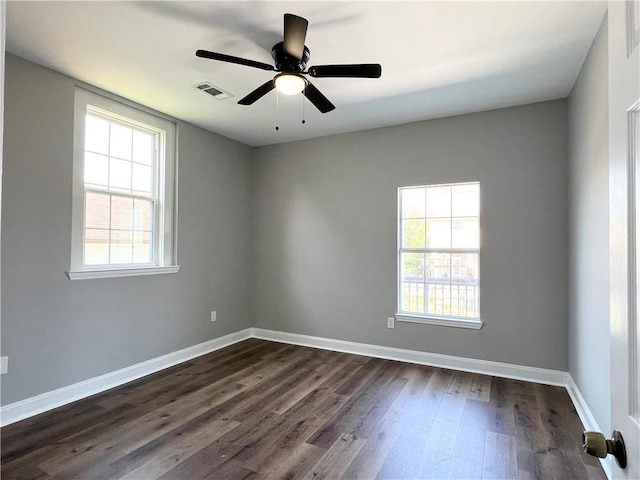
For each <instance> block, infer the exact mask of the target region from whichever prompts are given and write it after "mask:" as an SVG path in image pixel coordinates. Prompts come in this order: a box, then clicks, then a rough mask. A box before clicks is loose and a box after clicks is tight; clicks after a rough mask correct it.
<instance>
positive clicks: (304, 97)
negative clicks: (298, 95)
mask: <svg viewBox="0 0 640 480" xmlns="http://www.w3.org/2000/svg"><path fill="white" fill-rule="evenodd" d="M304 89H305V90H306V89H307V86H306V85H305V87H304ZM305 99H306V96H305V95H302V124H303V125H304V124H305V123H307V121H306V120H305V119H304V104H305Z"/></svg>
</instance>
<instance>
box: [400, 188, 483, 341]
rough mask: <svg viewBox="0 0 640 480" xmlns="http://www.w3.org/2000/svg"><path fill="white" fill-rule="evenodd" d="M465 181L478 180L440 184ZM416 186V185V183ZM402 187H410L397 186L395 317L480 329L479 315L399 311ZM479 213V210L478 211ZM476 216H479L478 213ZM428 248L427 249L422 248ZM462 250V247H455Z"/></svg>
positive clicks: (432, 323)
mask: <svg viewBox="0 0 640 480" xmlns="http://www.w3.org/2000/svg"><path fill="white" fill-rule="evenodd" d="M465 183H479V182H460V183H450V184H442V185H464V184H465ZM416 186H418V185H416ZM425 186H436V185H435V184H434V185H425ZM402 188H411V186H410V185H407V186H403V187H399V188H398V193H397V208H398V210H397V213H396V219H397V220H396V221H397V226H396V231H397V248H396V263H397V272H396V273H397V278H396V289H397V292H396V298H397V300H396V314H395V318H396V320H397V321H399V322H405V323H421V324H424V325H439V326H443V327H457V328H466V329H472V330H480V329H481V328H482V327H483V326H484V322H483V321H482V320H481V317H478V318H470V317H456V316H451V315H446V316H438V315H434V314H431V313H425V314H422V315H420V314H418V313H413V312H412V313H409V312H400V305H401V302H402V294H401V293H400V283H401V280H400V279H401V278H402V266H401V264H400V252H401V251H402V233H401V232H402V202H401V200H400V199H401V193H400V190H401V189H402ZM480 208H481V209H482V203H480ZM480 213H481V212H480ZM478 218H481V215H479V217H478ZM422 250H429V249H422ZM434 250H437V251H441V250H442V249H434ZM457 250H463V249H457ZM473 253H477V254H478V260H479V259H480V248H478V249H473Z"/></svg>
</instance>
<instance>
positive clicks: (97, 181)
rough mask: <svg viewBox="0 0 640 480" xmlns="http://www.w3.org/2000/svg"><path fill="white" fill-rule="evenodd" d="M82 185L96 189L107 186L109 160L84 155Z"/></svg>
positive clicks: (100, 156) (99, 156) (97, 156)
mask: <svg viewBox="0 0 640 480" xmlns="http://www.w3.org/2000/svg"><path fill="white" fill-rule="evenodd" d="M84 183H85V184H89V185H92V186H96V187H106V186H107V185H108V184H109V158H108V157H106V156H104V155H98V154H95V153H90V152H86V153H85V155H84Z"/></svg>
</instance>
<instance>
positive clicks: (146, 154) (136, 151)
mask: <svg viewBox="0 0 640 480" xmlns="http://www.w3.org/2000/svg"><path fill="white" fill-rule="evenodd" d="M154 143H155V135H153V134H150V133H147V132H141V131H140V130H134V131H133V161H134V162H137V163H143V164H145V165H153V150H154V149H153V145H154Z"/></svg>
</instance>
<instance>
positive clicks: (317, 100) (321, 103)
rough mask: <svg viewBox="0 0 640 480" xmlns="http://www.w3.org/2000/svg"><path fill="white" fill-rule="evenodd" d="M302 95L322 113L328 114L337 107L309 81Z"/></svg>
mask: <svg viewBox="0 0 640 480" xmlns="http://www.w3.org/2000/svg"><path fill="white" fill-rule="evenodd" d="M302 93H303V94H304V96H305V97H307V98H308V99H309V101H310V102H311V103H313V105H314V106H315V107H316V108H317V109H318V110H320V112H321V113H327V112H330V111H331V110H333V109H334V108H336V107H335V105H334V104H333V103H331V102H330V101H329V99H328V98H327V97H325V96H324V95H323V94H322V93H321V92H320V90H318V89H317V88H316V87H315V86H314V85H313V84H312V83H311V82H309V81H307V86H306V87H305V89H304V90H303V91H302Z"/></svg>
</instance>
